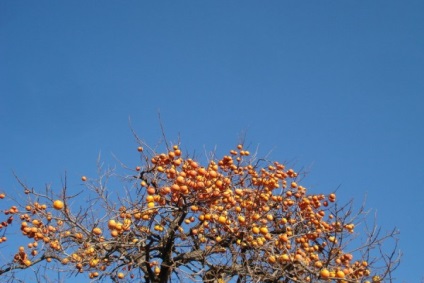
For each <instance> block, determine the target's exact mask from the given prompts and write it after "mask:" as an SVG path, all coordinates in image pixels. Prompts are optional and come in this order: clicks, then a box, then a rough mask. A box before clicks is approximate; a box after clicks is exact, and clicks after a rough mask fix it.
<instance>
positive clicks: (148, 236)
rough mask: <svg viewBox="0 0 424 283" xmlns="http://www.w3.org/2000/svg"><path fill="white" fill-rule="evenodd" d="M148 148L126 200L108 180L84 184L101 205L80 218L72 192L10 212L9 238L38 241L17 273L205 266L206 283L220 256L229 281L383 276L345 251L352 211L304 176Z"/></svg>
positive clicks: (120, 275)
mask: <svg viewBox="0 0 424 283" xmlns="http://www.w3.org/2000/svg"><path fill="white" fill-rule="evenodd" d="M145 148H148V147H141V146H140V147H138V148H137V151H138V152H139V154H140V156H141V157H142V161H143V163H142V164H139V165H137V166H136V167H135V172H136V174H137V176H136V178H135V179H133V180H135V181H134V182H135V183H134V184H133V187H132V188H130V189H128V190H125V191H118V192H117V193H119V194H118V196H119V197H118V198H117V197H115V198H113V197H110V195H106V194H105V191H106V190H102V189H99V188H101V187H102V186H104V184H103V183H102V181H101V180H99V182H98V183H95V182H94V181H93V180H94V179H91V178H90V179H88V178H87V177H85V176H83V177H82V178H81V179H82V181H84V184H85V186H86V187H87V188H89V189H91V192H94V193H95V194H96V198H90V200H89V201H87V202H86V203H87V204H88V206H87V207H85V208H80V209H78V212H77V213H76V214H73V213H72V209H71V208H72V205H71V203H69V202H68V200H69V199H70V198H69V197H68V196H67V195H66V191H63V192H62V195H63V196H64V197H62V198H60V199H52V198H50V197H48V196H46V195H40V194H37V193H36V192H35V191H34V190H32V189H31V190H30V189H28V188H27V187H24V189H25V193H26V194H28V195H29V201H28V203H27V204H25V205H24V207H23V208H22V209H21V211H23V212H20V210H19V209H18V208H17V207H16V206H11V207H10V208H9V209H7V210H4V214H5V215H8V219H7V220H6V221H4V222H1V224H0V225H1V226H0V230H1V229H2V228H6V227H7V226H8V225H9V224H11V223H12V222H13V215H18V218H19V219H20V221H21V223H20V229H21V234H22V235H23V236H25V237H26V238H28V239H29V240H30V243H28V249H30V252H26V251H25V248H24V247H20V248H19V251H18V253H16V254H15V255H14V262H15V264H17V265H18V266H19V268H25V267H28V266H31V265H33V264H34V263H35V262H38V261H40V260H44V259H45V260H47V261H49V262H52V264H54V263H56V264H57V263H60V269H61V270H64V269H65V268H68V270H69V271H70V272H71V273H72V272H73V271H77V272H78V273H87V274H88V277H89V278H91V279H93V278H98V277H101V276H110V277H112V278H114V279H115V280H125V278H130V279H131V280H135V279H136V277H137V276H138V277H137V278H138V279H140V278H143V277H144V276H148V277H149V278H150V281H151V282H158V280H159V277H160V276H171V275H170V274H172V272H176V269H177V268H179V267H180V266H185V265H189V264H192V263H193V262H196V264H195V265H191V266H190V268H191V269H190V270H192V274H188V276H189V277H190V278H195V279H196V280H200V281H201V280H203V279H204V280H206V279H207V278H208V276H209V275H208V272H212V270H213V268H215V267H214V266H213V265H210V262H214V261H215V260H216V258H217V256H218V257H219V258H225V259H227V260H226V261H224V262H227V263H228V262H230V264H227V265H225V264H224V265H222V263H220V264H219V268H220V270H223V271H225V273H226V274H232V275H231V276H249V277H250V278H252V280H254V281H258V282H265V281H273V282H274V281H275V282H277V281H278V280H283V279H285V280H286V279H287V280H286V281H285V282H317V281H319V280H335V281H338V282H364V281H366V280H367V279H369V278H371V277H372V275H374V274H372V270H371V268H370V266H369V263H368V262H367V261H366V260H365V258H366V255H365V257H364V258H361V257H359V258H357V259H356V260H355V256H358V255H355V254H353V253H350V252H348V250H346V248H345V245H344V242H346V240H347V239H349V237H351V235H352V234H353V232H354V229H355V225H354V223H352V222H351V221H350V220H349V215H350V211H345V210H343V209H337V208H336V207H335V206H334V203H335V202H336V195H335V194H334V193H331V194H329V195H325V194H308V193H307V189H306V188H305V187H304V186H302V185H301V184H300V181H299V179H300V178H299V174H298V173H297V172H295V170H293V169H291V168H286V166H285V165H284V164H281V163H279V162H260V161H256V160H254V159H253V158H251V157H250V152H249V151H248V150H245V149H244V148H243V146H242V145H238V146H237V147H236V149H234V150H231V151H230V152H229V154H228V155H225V156H223V157H222V158H221V159H218V160H209V161H208V162H207V163H206V164H204V165H202V164H201V163H200V161H199V160H194V159H193V158H189V157H184V156H183V152H182V151H181V149H180V147H179V146H177V145H175V146H173V147H172V148H170V149H169V150H168V151H166V152H165V153H159V154H157V153H149V150H147V149H145ZM133 168H134V167H133ZM3 198H5V195H4V194H0V199H3ZM93 199H94V201H93ZM41 200H44V201H45V203H46V204H40V203H39V202H40V201H41ZM118 203H119V205H118ZM47 204H50V205H47ZM51 208H53V209H51ZM81 211H85V213H82V212H81ZM93 215H95V217H93ZM4 241H6V237H3V238H0V243H1V242H4ZM205 264H207V265H205ZM251 265H254V266H255V268H254V269H252V268H250V267H249V266H251ZM58 268H59V267H58ZM187 270H188V269H185V271H184V272H186V273H187ZM205 270H209V271H208V272H206V273H205ZM135 271H136V272H135ZM0 274H1V270H0ZM165 278H169V277H165ZM205 278H206V279H205ZM162 279H163V278H162ZM165 281H166V280H165ZM162 282H164V281H162Z"/></svg>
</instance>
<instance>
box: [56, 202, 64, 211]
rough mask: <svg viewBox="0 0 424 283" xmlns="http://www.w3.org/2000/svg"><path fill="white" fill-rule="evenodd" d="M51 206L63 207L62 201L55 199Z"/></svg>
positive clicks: (58, 208) (59, 208)
mask: <svg viewBox="0 0 424 283" xmlns="http://www.w3.org/2000/svg"><path fill="white" fill-rule="evenodd" d="M53 207H54V209H57V210H61V209H62V208H63V207H64V204H63V201H61V200H55V201H54V202H53Z"/></svg>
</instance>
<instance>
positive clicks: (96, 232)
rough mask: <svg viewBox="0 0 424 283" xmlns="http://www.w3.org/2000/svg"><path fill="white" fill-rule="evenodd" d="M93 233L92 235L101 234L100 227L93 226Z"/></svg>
mask: <svg viewBox="0 0 424 283" xmlns="http://www.w3.org/2000/svg"><path fill="white" fill-rule="evenodd" d="M93 234H94V235H97V236H99V235H101V234H102V229H100V228H99V227H96V228H94V229H93Z"/></svg>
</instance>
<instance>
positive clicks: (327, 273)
mask: <svg viewBox="0 0 424 283" xmlns="http://www.w3.org/2000/svg"><path fill="white" fill-rule="evenodd" d="M319 274H320V275H321V277H322V278H323V279H328V278H329V277H330V271H328V269H325V268H324V269H323V270H321V272H320V273H319Z"/></svg>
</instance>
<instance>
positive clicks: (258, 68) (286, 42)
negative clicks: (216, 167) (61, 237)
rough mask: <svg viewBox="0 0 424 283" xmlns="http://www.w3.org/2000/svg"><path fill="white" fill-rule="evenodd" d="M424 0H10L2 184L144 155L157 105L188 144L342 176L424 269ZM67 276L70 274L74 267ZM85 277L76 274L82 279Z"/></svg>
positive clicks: (329, 186)
mask: <svg viewBox="0 0 424 283" xmlns="http://www.w3.org/2000/svg"><path fill="white" fill-rule="evenodd" d="M423 14H424V1H422V0H410V1H392V0H384V1H382V0H378V1H316V0H314V1H284V0H280V1H265V2H263V1H42V0H40V1H1V2H0V131H1V141H0V156H1V165H0V190H3V191H6V192H7V193H9V194H10V193H11V194H13V192H14V191H15V190H20V188H19V186H18V185H17V183H16V181H15V180H14V178H13V175H12V170H14V171H15V172H16V173H17V174H18V175H19V176H21V177H22V178H23V179H24V180H26V181H27V182H28V183H29V184H31V185H33V186H34V187H37V188H42V187H43V186H44V184H46V183H52V184H53V185H54V186H55V185H56V186H57V187H58V190H59V187H60V186H59V185H60V179H61V177H63V175H64V172H65V171H67V172H68V177H69V185H70V186H75V187H78V186H80V180H79V177H80V176H81V175H82V174H86V175H92V176H94V175H95V171H96V158H97V155H98V154H99V152H100V151H101V152H102V155H103V157H104V159H105V161H107V162H108V163H109V164H113V163H114V161H113V158H112V153H113V154H115V155H116V156H118V157H119V158H120V159H121V160H123V161H125V162H127V163H128V164H129V165H133V164H136V161H137V158H138V155H137V153H136V152H135V146H136V144H135V143H134V140H133V137H132V135H131V131H130V129H129V126H128V118H129V117H131V120H132V124H133V126H134V128H135V130H136V131H137V132H138V134H139V135H140V136H141V137H142V138H143V139H145V140H146V141H148V142H150V143H155V142H156V141H158V140H159V138H160V127H159V122H158V113H159V112H160V113H161V117H162V121H163V124H164V127H165V130H166V133H167V135H168V137H169V139H170V140H176V139H177V137H178V134H180V136H181V139H182V141H183V144H184V145H185V147H186V148H187V149H189V150H190V151H194V150H196V151H197V152H203V150H204V148H206V149H213V148H214V147H215V146H217V147H218V150H219V151H221V152H226V151H227V150H229V149H231V148H233V147H234V145H235V144H236V143H237V142H238V141H239V136H240V133H243V132H246V133H247V136H246V137H247V138H246V140H247V142H248V144H251V146H252V147H253V148H254V147H256V146H257V145H259V150H260V152H261V153H263V154H266V153H268V152H269V151H271V150H272V153H271V156H272V158H273V159H276V160H280V161H288V162H289V163H290V164H292V165H293V166H294V167H295V168H296V169H300V168H302V167H303V166H304V167H306V168H307V170H308V171H309V172H310V173H309V175H308V177H307V179H306V180H305V183H306V184H307V185H308V186H309V188H310V190H311V191H313V192H330V191H333V190H335V189H336V188H337V187H339V186H340V188H339V190H338V196H339V199H340V200H345V201H346V200H349V199H351V198H354V199H355V200H357V201H356V204H357V206H359V205H360V204H361V202H362V200H363V199H364V197H365V196H367V207H368V208H373V209H375V210H376V211H377V221H378V223H379V224H380V225H381V226H382V227H383V231H387V230H390V229H391V228H393V227H394V226H396V227H398V228H399V229H400V231H401V236H400V239H401V242H400V248H401V250H402V251H403V253H404V256H403V260H402V264H401V266H400V268H399V269H398V271H397V273H396V277H397V278H398V280H397V282H408V283H414V282H419V281H420V280H421V279H422V278H423V276H424V273H423V271H422V270H423V267H424V265H423V260H422V258H423V257H422V256H423V254H424V247H423V244H422V243H423V241H422V235H423V234H424V226H423V225H422V223H423V220H422V219H423V217H424V212H423V206H424V161H423V160H424V150H423V145H424V130H423V129H424V128H423V123H424V111H423V106H424V17H423ZM68 282H72V280H71V279H70V280H69V281H68ZM78 282H80V281H78Z"/></svg>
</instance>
